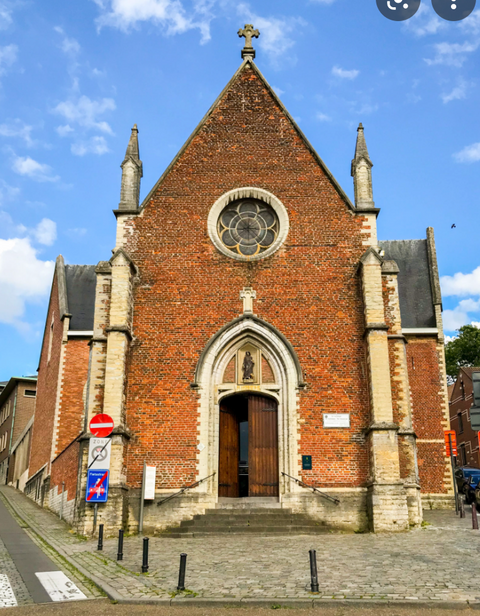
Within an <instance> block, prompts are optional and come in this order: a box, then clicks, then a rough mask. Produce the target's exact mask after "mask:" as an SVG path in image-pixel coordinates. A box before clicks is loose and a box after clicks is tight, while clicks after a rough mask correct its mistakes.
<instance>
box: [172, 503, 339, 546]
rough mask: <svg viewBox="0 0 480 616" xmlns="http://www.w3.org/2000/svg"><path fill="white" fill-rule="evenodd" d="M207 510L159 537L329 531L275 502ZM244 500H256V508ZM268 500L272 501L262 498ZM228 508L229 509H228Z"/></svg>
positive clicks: (234, 505)
mask: <svg viewBox="0 0 480 616" xmlns="http://www.w3.org/2000/svg"><path fill="white" fill-rule="evenodd" d="M233 500H237V499H228V501H230V502H229V503H228V504H226V506H224V503H221V504H220V505H217V508H216V509H207V511H206V512H205V514H204V515H196V516H194V518H193V520H184V521H183V522H181V523H180V526H176V527H174V528H169V529H167V530H165V531H163V532H162V534H161V536H162V537H171V538H180V537H205V536H208V535H262V536H265V535H267V536H268V535H270V536H279V535H317V534H320V533H327V532H329V528H328V527H327V526H325V525H323V524H322V523H321V522H317V521H315V520H312V518H309V517H308V516H306V515H303V514H299V513H292V511H291V510H290V509H282V507H281V505H280V503H278V501H277V502H276V503H272V502H261V501H260V499H257V498H256V499H238V500H239V501H243V502H240V503H234V502H232V501H233ZM247 500H249V501H251V500H254V501H255V507H252V503H251V502H250V503H248V502H247ZM265 500H266V501H267V500H268V501H270V500H271V499H265ZM229 505H230V506H229Z"/></svg>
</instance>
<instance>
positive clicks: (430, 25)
mask: <svg viewBox="0 0 480 616" xmlns="http://www.w3.org/2000/svg"><path fill="white" fill-rule="evenodd" d="M445 27H446V23H445V21H444V20H441V19H440V17H438V15H437V14H436V13H435V12H434V11H433V9H431V8H430V7H428V6H427V5H425V4H422V5H420V8H419V9H418V11H417V12H416V13H415V15H414V16H413V17H412V18H411V19H409V20H407V21H405V22H404V23H403V28H404V29H405V30H407V31H408V32H411V33H412V34H414V35H415V36H427V35H428V34H436V33H437V32H438V31H439V30H442V29H443V28H445Z"/></svg>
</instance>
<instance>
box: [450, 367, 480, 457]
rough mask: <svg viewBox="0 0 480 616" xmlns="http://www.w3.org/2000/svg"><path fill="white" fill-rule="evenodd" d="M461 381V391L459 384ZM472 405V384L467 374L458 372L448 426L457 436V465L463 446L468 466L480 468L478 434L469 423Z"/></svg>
mask: <svg viewBox="0 0 480 616" xmlns="http://www.w3.org/2000/svg"><path fill="white" fill-rule="evenodd" d="M462 381H463V390H462V387H461V383H462ZM472 404H473V384H472V379H471V376H470V375H469V374H465V373H463V371H462V370H460V372H459V376H458V378H457V381H456V382H455V385H454V389H453V392H452V396H451V402H450V425H451V429H452V430H455V432H456V435H457V451H458V456H457V464H458V465H463V463H464V462H463V460H462V456H461V448H460V447H461V445H463V444H464V445H465V454H466V462H467V465H468V466H473V467H475V468H480V451H479V447H478V432H477V431H476V430H472V424H471V423H470V407H471V405H472ZM459 413H461V414H462V427H463V430H462V431H460V422H459V419H458V414H459Z"/></svg>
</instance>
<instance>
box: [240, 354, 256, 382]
mask: <svg viewBox="0 0 480 616" xmlns="http://www.w3.org/2000/svg"><path fill="white" fill-rule="evenodd" d="M254 367H255V362H254V361H253V357H252V354H251V353H250V351H247V352H246V353H245V357H244V358H243V365H242V370H243V380H244V381H253V380H254V378H253V369H254Z"/></svg>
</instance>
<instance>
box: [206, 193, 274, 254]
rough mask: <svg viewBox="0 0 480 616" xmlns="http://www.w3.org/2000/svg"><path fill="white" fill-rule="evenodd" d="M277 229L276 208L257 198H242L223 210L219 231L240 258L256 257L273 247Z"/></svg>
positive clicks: (224, 242)
mask: <svg viewBox="0 0 480 616" xmlns="http://www.w3.org/2000/svg"><path fill="white" fill-rule="evenodd" d="M278 228H279V223H278V217H277V215H276V213H275V210H274V209H273V207H271V206H270V205H268V204H267V203H264V202H263V201H259V200H257V199H242V200H239V201H234V202H233V203H231V204H230V205H228V206H227V207H226V208H225V209H224V210H223V212H222V214H221V215H220V218H219V219H218V228H217V232H218V236H219V238H220V240H221V242H222V244H223V245H224V246H225V247H226V248H227V249H228V250H231V251H232V252H233V253H235V254H236V255H239V256H241V257H254V256H256V255H260V254H261V253H262V252H265V251H266V250H268V248H270V247H271V246H272V245H273V244H274V242H275V240H276V239H277V236H278Z"/></svg>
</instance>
